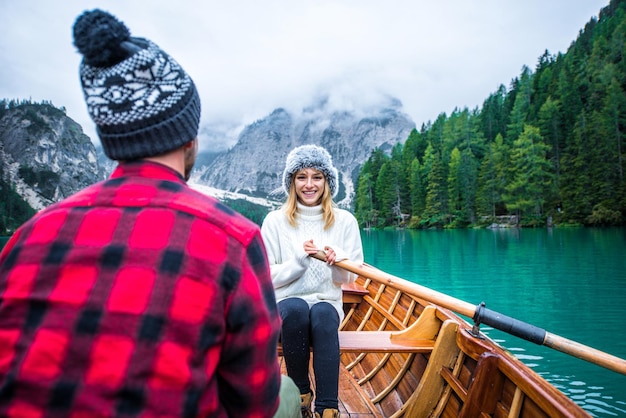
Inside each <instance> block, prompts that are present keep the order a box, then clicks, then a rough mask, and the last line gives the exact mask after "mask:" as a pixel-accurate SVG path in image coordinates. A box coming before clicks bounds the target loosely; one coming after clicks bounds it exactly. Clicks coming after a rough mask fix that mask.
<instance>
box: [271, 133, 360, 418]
mask: <svg viewBox="0 0 626 418" xmlns="http://www.w3.org/2000/svg"><path fill="white" fill-rule="evenodd" d="M338 180H339V179H338V174H337V169H335V167H333V164H332V159H331V157H330V154H329V153H328V152H327V151H326V150H325V149H324V148H321V147H318V146H315V145H303V146H301V147H298V148H295V149H294V150H292V151H291V152H290V153H289V155H288V156H287V161H286V164H285V170H284V172H283V188H284V190H285V192H286V193H287V200H286V202H285V204H284V205H283V207H282V208H281V209H279V210H276V211H273V212H270V213H269V214H268V215H267V217H266V218H265V220H264V221H263V225H262V227H261V233H262V235H263V241H264V242H265V246H266V249H267V255H268V258H269V262H270V269H271V272H272V282H273V285H274V290H275V292H276V300H277V302H278V309H279V311H280V315H281V317H282V321H283V322H282V335H281V341H282V344H283V356H284V358H285V363H286V366H287V374H288V375H289V376H290V377H291V378H292V379H293V380H294V382H295V383H296V385H297V386H298V388H299V389H300V394H301V395H300V397H301V399H302V402H301V409H302V416H303V417H312V416H313V413H312V411H311V403H312V400H313V393H312V391H311V386H310V380H309V360H310V358H311V356H310V352H309V350H310V349H312V351H313V371H314V378H315V417H323V418H330V417H338V416H339V402H338V386H339V337H338V333H337V331H338V329H339V324H340V323H341V320H342V319H343V317H344V312H343V304H342V292H341V284H342V283H350V282H352V281H354V279H355V276H354V275H353V274H352V273H349V272H347V271H345V270H343V269H341V268H337V267H335V266H334V263H335V262H337V261H341V260H344V259H350V260H353V261H355V262H358V263H361V262H362V261H363V247H362V244H361V236H360V233H359V227H358V223H357V221H356V219H355V218H354V216H353V215H352V214H351V213H350V212H348V211H345V210H342V209H339V208H337V207H336V206H335V204H334V202H333V200H332V199H333V197H335V196H336V194H337V188H338V184H339V181H338ZM320 250H323V251H324V252H325V254H326V260H327V262H326V264H324V263H322V262H320V261H318V260H313V259H311V257H309V255H311V254H315V253H316V252H318V251H320Z"/></svg>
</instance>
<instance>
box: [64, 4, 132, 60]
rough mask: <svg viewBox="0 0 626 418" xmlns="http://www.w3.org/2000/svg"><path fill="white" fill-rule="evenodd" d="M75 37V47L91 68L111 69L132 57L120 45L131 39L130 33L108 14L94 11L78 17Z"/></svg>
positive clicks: (121, 23)
mask: <svg viewBox="0 0 626 418" xmlns="http://www.w3.org/2000/svg"><path fill="white" fill-rule="evenodd" d="M73 34H74V46H76V48H78V51H79V52H80V53H81V54H83V57H84V59H85V63H86V64H88V65H91V66H94V67H110V66H112V65H115V64H117V63H118V62H120V61H122V60H124V59H126V58H127V57H128V56H129V53H128V51H127V50H126V49H125V48H123V47H122V46H121V44H122V42H124V41H126V40H128V39H130V31H129V30H128V28H127V27H126V25H124V23H123V22H121V21H119V20H118V19H117V18H116V17H115V16H113V15H111V14H109V13H107V12H105V11H102V10H99V9H95V10H92V11H86V12H84V13H83V14H82V15H80V16H78V18H76V22H75V23H74V29H73Z"/></svg>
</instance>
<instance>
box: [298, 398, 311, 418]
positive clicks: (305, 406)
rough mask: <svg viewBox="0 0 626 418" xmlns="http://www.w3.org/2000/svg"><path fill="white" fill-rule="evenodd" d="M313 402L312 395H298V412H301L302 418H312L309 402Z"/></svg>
mask: <svg viewBox="0 0 626 418" xmlns="http://www.w3.org/2000/svg"><path fill="white" fill-rule="evenodd" d="M312 401H313V393H312V392H309V393H305V394H304V395H300V411H301V412H302V418H313V411H311V402H312Z"/></svg>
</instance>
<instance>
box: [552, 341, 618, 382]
mask: <svg viewBox="0 0 626 418" xmlns="http://www.w3.org/2000/svg"><path fill="white" fill-rule="evenodd" d="M543 345H545V346H546V347H550V348H553V349H555V350H558V351H561V352H563V353H567V354H569V355H571V356H574V357H578V358H579V359H582V360H585V361H588V362H590V363H594V364H597V365H598V366H602V367H604V368H607V369H609V370H613V371H614V372H617V373H621V374H624V375H626V360H624V359H622V358H620V357H616V356H614V355H611V354H609V353H605V352H604V351H600V350H597V349H595V348H592V347H588V346H586V345H583V344H581V343H578V342H576V341H572V340H568V339H567V338H564V337H561V336H559V335H556V334H551V333H549V332H547V333H546V340H545V341H544V342H543Z"/></svg>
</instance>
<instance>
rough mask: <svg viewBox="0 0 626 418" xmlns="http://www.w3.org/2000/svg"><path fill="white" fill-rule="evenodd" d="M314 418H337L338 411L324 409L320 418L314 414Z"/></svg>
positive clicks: (317, 414)
mask: <svg viewBox="0 0 626 418" xmlns="http://www.w3.org/2000/svg"><path fill="white" fill-rule="evenodd" d="M315 418H339V411H338V410H337V409H324V413H323V414H322V415H321V416H320V414H319V413H318V412H316V413H315Z"/></svg>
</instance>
